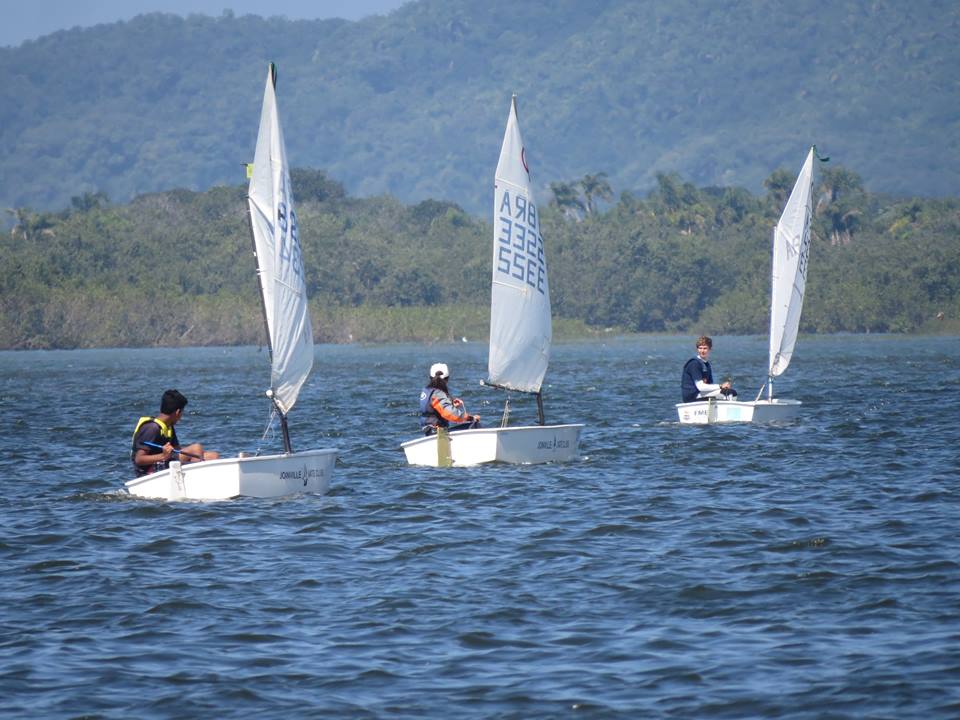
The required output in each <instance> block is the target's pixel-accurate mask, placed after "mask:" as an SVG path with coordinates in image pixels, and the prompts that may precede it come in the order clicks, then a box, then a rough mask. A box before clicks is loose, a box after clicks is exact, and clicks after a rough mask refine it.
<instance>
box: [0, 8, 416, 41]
mask: <svg viewBox="0 0 960 720" xmlns="http://www.w3.org/2000/svg"><path fill="white" fill-rule="evenodd" d="M403 2H404V0H259V1H254V0H0V46H9V45H19V44H20V43H22V42H23V41H24V40H33V39H34V38H38V37H40V36H41V35H48V34H50V33H52V32H56V31H57V30H66V29H68V28H72V27H75V26H77V25H79V26H80V27H90V26H91V25H97V24H99V23H107V22H116V21H117V20H129V19H130V18H132V17H134V16H136V15H140V14H142V13H147V12H169V13H176V14H177V15H183V16H186V15H189V14H190V13H200V14H203V15H213V16H218V15H220V14H221V13H222V12H223V11H224V10H225V9H230V10H233V12H234V13H236V14H237V15H247V14H254V15H262V16H265V17H270V16H273V15H284V16H286V17H288V18H290V19H291V20H303V19H317V18H331V17H340V18H346V19H347V20H358V19H359V18H362V17H366V16H367V15H373V14H384V13H387V12H389V11H390V10H393V9H395V8H398V7H400V6H401V5H402V4H403Z"/></svg>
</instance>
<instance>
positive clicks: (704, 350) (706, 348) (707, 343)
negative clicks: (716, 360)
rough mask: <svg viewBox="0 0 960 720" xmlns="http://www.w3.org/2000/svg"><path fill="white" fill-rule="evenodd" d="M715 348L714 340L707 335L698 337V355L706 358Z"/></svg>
mask: <svg viewBox="0 0 960 720" xmlns="http://www.w3.org/2000/svg"><path fill="white" fill-rule="evenodd" d="M712 348H713V340H711V339H710V338H708V337H707V336H706V335H701V336H700V337H698V338H697V355H699V356H700V357H702V358H706V357H707V355H709V354H710V350H711V349H712Z"/></svg>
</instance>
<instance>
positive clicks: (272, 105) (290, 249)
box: [248, 64, 313, 414]
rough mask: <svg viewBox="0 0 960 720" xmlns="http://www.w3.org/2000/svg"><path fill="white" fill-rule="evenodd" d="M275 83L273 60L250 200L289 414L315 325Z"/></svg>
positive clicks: (278, 387)
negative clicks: (304, 272) (305, 275)
mask: <svg viewBox="0 0 960 720" xmlns="http://www.w3.org/2000/svg"><path fill="white" fill-rule="evenodd" d="M275 83H276V70H275V68H274V66H273V65H272V64H271V65H270V70H269V71H268V73H267V85H266V87H265V88H264V91H263V109H262V111H261V113H260V133H259V135H258V136H257V149H256V153H255V155H254V159H253V173H252V175H251V178H250V189H249V194H248V202H249V206H250V225H251V228H252V230H253V242H254V248H255V251H256V255H257V272H258V276H259V279H260V289H261V292H262V295H263V307H264V315H265V317H266V323H267V332H268V334H269V336H270V349H271V353H272V367H271V373H270V389H271V390H272V391H273V398H274V400H275V401H276V402H277V406H278V407H279V408H280V410H281V411H282V412H283V413H284V414H286V413H287V412H289V411H290V409H291V408H292V407H293V406H294V404H295V403H296V402H297V395H298V394H299V393H300V387H301V386H302V385H303V383H304V381H305V380H306V379H307V376H308V375H309V374H310V369H311V368H312V367H313V331H312V329H311V327H310V313H309V310H308V307H307V291H306V285H305V283H304V276H303V258H302V255H301V253H300V240H299V238H298V235H297V215H296V212H294V209H293V192H292V188H291V185H290V168H289V166H288V165H287V151H286V147H285V146H284V142H283V131H282V130H281V128H280V118H279V116H278V114H277V97H276V94H275V92H274V85H275Z"/></svg>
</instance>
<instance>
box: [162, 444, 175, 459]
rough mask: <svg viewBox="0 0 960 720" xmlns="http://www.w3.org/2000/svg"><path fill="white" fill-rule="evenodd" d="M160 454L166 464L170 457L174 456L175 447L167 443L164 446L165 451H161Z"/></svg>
mask: <svg viewBox="0 0 960 720" xmlns="http://www.w3.org/2000/svg"><path fill="white" fill-rule="evenodd" d="M160 453H161V454H162V455H163V460H164V462H166V461H167V460H169V459H170V456H171V455H173V445H171V444H170V443H167V444H166V445H164V446H163V450H161V451H160Z"/></svg>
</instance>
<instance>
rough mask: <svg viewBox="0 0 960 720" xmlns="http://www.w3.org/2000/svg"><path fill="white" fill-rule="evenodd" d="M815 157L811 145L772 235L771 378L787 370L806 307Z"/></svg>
mask: <svg viewBox="0 0 960 720" xmlns="http://www.w3.org/2000/svg"><path fill="white" fill-rule="evenodd" d="M813 156H814V148H812V147H811V148H810V151H809V152H808V153H807V159H806V161H805V162H804V163H803V167H802V168H801V170H800V174H799V175H798V176H797V181H796V183H795V184H794V186H793V190H792V191H791V193H790V198H789V199H788V200H787V204H786V206H785V207H784V209H783V213H782V214H781V216H780V221H779V222H778V223H777V226H776V228H775V229H774V234H773V269H772V273H771V278H772V281H771V289H770V294H771V298H770V365H769V371H768V373H769V376H770V377H776V376H778V375H780V374H781V373H783V372H784V371H785V370H786V369H787V366H788V365H789V364H790V359H791V358H792V356H793V348H794V346H795V345H796V342H797V332H798V330H799V327H800V312H801V310H802V309H803V294H804V290H805V288H806V283H807V261H808V258H809V255H810V219H811V217H812V215H813Z"/></svg>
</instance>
